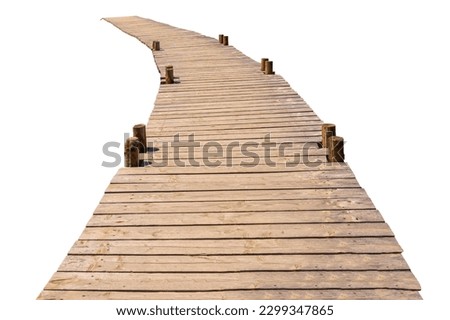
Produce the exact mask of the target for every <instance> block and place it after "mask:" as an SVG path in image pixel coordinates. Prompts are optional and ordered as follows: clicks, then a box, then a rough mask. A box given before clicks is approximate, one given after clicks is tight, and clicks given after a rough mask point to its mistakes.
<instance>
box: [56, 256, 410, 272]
mask: <svg viewBox="0 0 450 320" xmlns="http://www.w3.org/2000/svg"><path fill="white" fill-rule="evenodd" d="M280 270H289V271H315V270H323V271H341V270H345V271H358V270H363V271H376V270H396V271H399V270H404V271H405V270H406V271H407V270H409V267H408V265H407V264H406V262H405V260H404V259H403V258H402V256H401V255H400V254H358V255H355V254H338V255H330V254H326V255H313V256H305V255H260V256H258V255H233V256H220V255H218V256H181V257H180V256H121V255H96V256H92V255H87V256H80V255H72V256H68V257H67V258H66V259H65V260H64V262H63V263H62V264H61V266H60V268H59V270H58V271H60V272H123V273H126V272H141V273H177V272H178V273H179V272H189V273H191V272H192V273H194V272H251V271H280Z"/></svg>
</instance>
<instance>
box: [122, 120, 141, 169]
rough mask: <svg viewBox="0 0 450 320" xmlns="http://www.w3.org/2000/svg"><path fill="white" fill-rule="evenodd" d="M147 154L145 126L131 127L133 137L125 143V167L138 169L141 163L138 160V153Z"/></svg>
mask: <svg viewBox="0 0 450 320" xmlns="http://www.w3.org/2000/svg"><path fill="white" fill-rule="evenodd" d="M145 152H147V134H146V129H145V124H137V125H135V126H134V127H133V137H130V138H128V139H127V140H126V141H125V147H124V153H125V167H140V166H141V165H142V164H143V161H140V160H139V153H145Z"/></svg>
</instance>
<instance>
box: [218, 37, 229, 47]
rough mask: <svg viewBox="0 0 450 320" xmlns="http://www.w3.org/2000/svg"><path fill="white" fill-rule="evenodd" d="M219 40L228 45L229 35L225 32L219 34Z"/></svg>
mask: <svg viewBox="0 0 450 320" xmlns="http://www.w3.org/2000/svg"><path fill="white" fill-rule="evenodd" d="M219 42H220V43H221V44H223V45H224V46H227V45H228V36H224V35H223V34H219Z"/></svg>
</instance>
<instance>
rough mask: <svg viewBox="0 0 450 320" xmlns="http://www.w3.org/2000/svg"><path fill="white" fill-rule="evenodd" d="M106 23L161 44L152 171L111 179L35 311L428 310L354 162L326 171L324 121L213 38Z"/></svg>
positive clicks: (150, 140)
mask: <svg viewBox="0 0 450 320" xmlns="http://www.w3.org/2000/svg"><path fill="white" fill-rule="evenodd" d="M106 21H108V22H110V23H111V24H113V25H115V26H116V27H117V28H119V29H120V30H122V31H123V32H125V33H127V34H129V35H131V36H133V37H135V38H137V39H138V40H139V41H141V42H142V43H143V44H144V45H146V46H147V47H148V48H150V49H152V48H153V46H154V41H158V42H159V44H160V50H152V51H151V52H152V53H153V56H154V59H155V63H156V67H157V70H158V71H159V73H160V74H159V77H160V80H163V81H162V83H163V84H161V86H160V89H159V93H158V96H157V98H156V101H155V105H154V108H153V111H152V114H151V115H150V117H149V119H148V123H147V125H146V130H145V133H144V132H140V136H141V139H142V140H143V136H142V134H145V135H146V139H147V145H148V147H149V150H150V152H147V153H141V154H140V160H141V162H143V160H145V161H147V162H148V164H149V165H148V166H146V167H137V168H131V167H128V168H120V169H119V170H118V171H117V174H116V175H115V176H114V177H113V178H112V180H111V183H110V184H109V185H108V186H107V187H106V190H105V194H104V196H103V198H102V199H101V200H100V203H99V205H98V207H97V208H96V209H95V211H94V214H93V216H92V217H91V219H90V220H89V221H88V223H87V226H86V228H85V229H84V231H83V232H82V233H81V235H80V237H79V239H78V240H77V241H75V243H74V245H73V246H72V248H71V249H70V251H69V253H68V255H67V256H66V258H65V259H64V261H63V262H62V264H61V266H60V267H59V269H58V271H57V272H56V273H55V274H54V275H53V276H52V278H51V279H50V281H49V282H48V284H47V285H46V286H45V288H44V290H43V291H42V292H41V294H40V295H39V297H38V299H135V300H139V299H151V300H158V299H205V300H206V299H252V300H255V299H316V300H317V299H330V300H331V299H420V298H421V297H420V294H419V290H420V285H419V283H418V281H417V279H416V278H415V277H414V275H413V273H412V272H411V270H410V268H409V266H408V264H407V263H406V261H405V260H404V258H403V256H402V248H401V247H400V245H399V244H398V242H397V240H396V239H395V237H394V233H393V232H392V230H391V229H390V227H389V226H388V224H387V223H386V222H385V221H384V219H383V217H382V215H381V214H380V212H378V210H377V209H376V208H375V205H374V204H373V203H372V201H371V200H370V198H369V196H368V195H367V193H366V191H365V190H364V189H363V188H361V186H360V184H359V183H358V181H357V179H356V177H355V175H354V174H353V172H352V171H351V169H350V167H349V166H348V164H346V163H344V162H342V163H330V162H328V161H327V156H328V155H329V152H328V150H327V149H326V148H320V145H321V144H322V142H323V141H322V132H321V131H322V124H323V121H322V120H321V119H320V118H319V117H318V116H317V115H316V114H315V112H314V111H313V110H312V108H311V107H310V106H309V105H308V104H307V103H306V101H304V99H303V98H302V97H300V96H299V95H298V94H297V92H295V91H294V90H293V89H292V88H291V86H290V85H289V83H287V82H286V81H285V80H284V79H283V78H282V77H281V76H280V75H278V74H275V75H267V74H264V73H263V72H262V71H261V64H260V62H259V61H254V60H252V59H250V58H249V57H247V56H245V55H244V54H243V53H242V52H240V51H239V50H237V49H236V48H234V47H233V46H224V45H222V44H221V43H219V41H218V40H217V39H215V38H214V39H213V38H210V37H206V36H203V35H200V34H198V33H195V32H192V31H189V30H183V29H179V28H175V27H172V26H169V25H167V24H163V23H159V22H155V21H152V20H148V19H143V18H140V17H135V16H133V17H118V18H108V19H106ZM231 44H232V43H231ZM149 53H150V51H149ZM167 66H173V71H174V78H173V80H174V83H173V84H166V83H165V82H167V80H166V79H165V73H166V67H167ZM157 76H158V75H157ZM120 81H122V79H120ZM127 81H132V79H128V80H127ZM131 125H132V124H130V127H131ZM142 131H144V130H142ZM190 137H192V138H193V141H192V142H195V143H196V144H195V147H194V148H192V147H191V148H190V147H189V146H192V144H191V143H190V142H189V139H190ZM269 137H270V140H269ZM211 146H212V147H211ZM242 146H246V149H243V147H242ZM214 148H216V149H214ZM205 149H206V152H205ZM141 151H143V150H141ZM372 169H373V168H372Z"/></svg>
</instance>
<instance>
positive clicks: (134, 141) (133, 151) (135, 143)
mask: <svg viewBox="0 0 450 320" xmlns="http://www.w3.org/2000/svg"><path fill="white" fill-rule="evenodd" d="M124 149H125V150H124V153H125V167H139V139H138V138H136V137H130V138H128V139H127V140H126V141H125V148H124Z"/></svg>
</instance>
